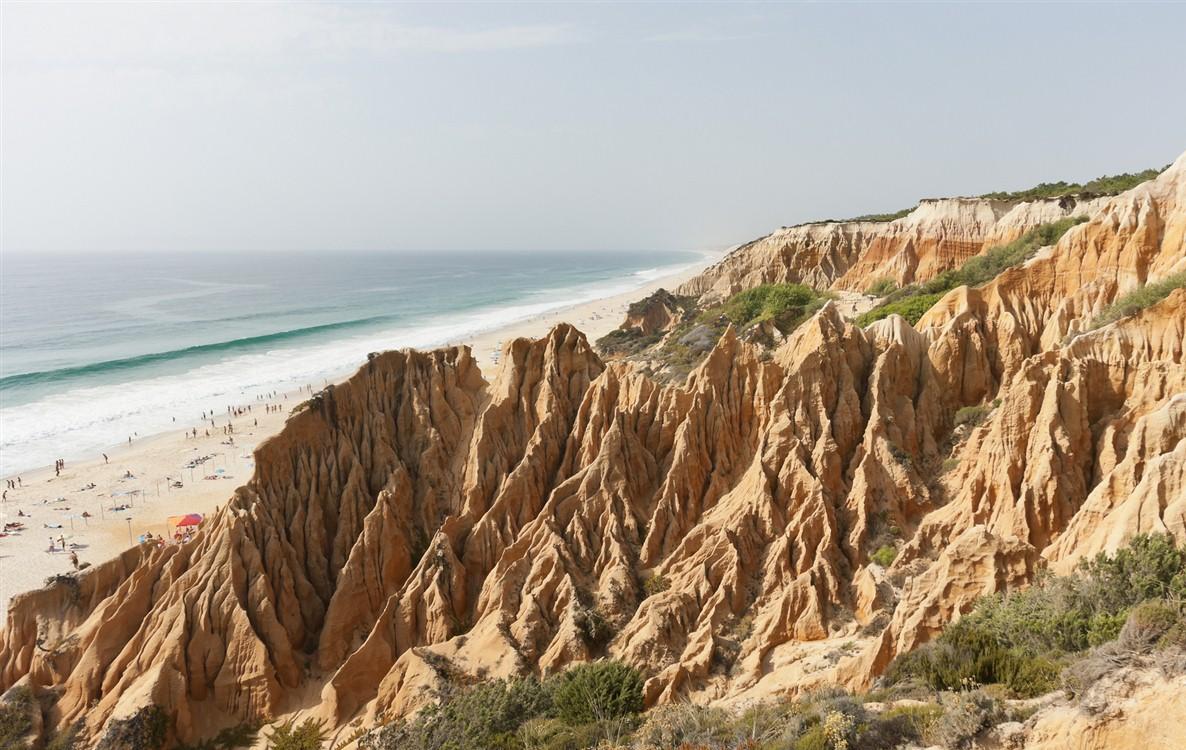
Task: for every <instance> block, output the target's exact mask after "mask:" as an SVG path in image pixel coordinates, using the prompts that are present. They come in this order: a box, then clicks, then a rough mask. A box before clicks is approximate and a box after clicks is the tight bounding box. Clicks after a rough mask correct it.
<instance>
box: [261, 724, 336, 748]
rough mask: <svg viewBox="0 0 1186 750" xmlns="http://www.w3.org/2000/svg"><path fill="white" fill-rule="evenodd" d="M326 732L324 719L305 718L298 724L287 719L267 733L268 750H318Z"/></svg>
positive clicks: (324, 739) (323, 741)
mask: <svg viewBox="0 0 1186 750" xmlns="http://www.w3.org/2000/svg"><path fill="white" fill-rule="evenodd" d="M326 737H327V732H326V730H325V721H323V720H321V719H305V720H304V721H302V722H301V723H300V724H298V723H296V722H295V721H292V720H289V721H286V722H284V723H283V724H280V725H279V726H277V727H276V728H275V729H273V730H272V731H271V733H270V734H268V735H267V738H268V745H267V747H268V750H320V748H321V746H322V744H324V743H325V741H326Z"/></svg>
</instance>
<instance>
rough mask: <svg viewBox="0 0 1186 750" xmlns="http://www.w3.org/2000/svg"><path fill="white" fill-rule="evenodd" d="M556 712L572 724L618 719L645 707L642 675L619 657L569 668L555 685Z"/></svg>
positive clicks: (553, 699)
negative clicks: (643, 704)
mask: <svg viewBox="0 0 1186 750" xmlns="http://www.w3.org/2000/svg"><path fill="white" fill-rule="evenodd" d="M552 701H553V703H554V704H555V706H556V715H557V716H558V717H559V718H561V719H563V720H564V721H566V722H568V723H569V724H573V725H578V724H588V723H590V722H600V721H606V720H609V719H618V718H622V717H625V716H630V715H632V714H637V713H639V712H641V711H642V675H641V674H639V673H638V670H637V669H635V668H634V667H630V666H627V665H625V664H623V663H621V662H617V661H596V662H591V663H589V664H580V665H578V666H575V667H573V668H572V669H569V670H567V671H566V672H564V673H563V674H561V675H560V676H559V677H557V678H556V682H555V684H554V686H553V687H552Z"/></svg>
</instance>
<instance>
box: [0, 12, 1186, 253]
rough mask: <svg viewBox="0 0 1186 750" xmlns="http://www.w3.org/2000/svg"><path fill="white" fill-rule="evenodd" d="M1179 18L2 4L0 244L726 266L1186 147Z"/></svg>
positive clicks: (1129, 167)
mask: <svg viewBox="0 0 1186 750" xmlns="http://www.w3.org/2000/svg"><path fill="white" fill-rule="evenodd" d="M1183 29H1186V5H1182V4H1133V3H1129V4H1117V5H1100V4H1091V5H1072V4H1065V3H1056V4H1044V5H1023V4H996V5H991V4H989V5H966V4H939V3H929V4H844V5H818V4H783V5H767V4H762V5H747V4H737V3H733V4H727V5H724V4H721V5H718V4H709V3H697V4H687V5H680V4H657V3H654V4H630V5H627V4H592V3H585V4H542V3H531V4H454V3H451V4H436V5H412V4H378V3H358V4H323V5H318V4H311V3H303V4H296V5H285V4H268V3H224V4H216V3H207V4H181V3H142V4H122V5H121V4H100V3H91V4H86V5H69V4H19V3H12V2H6V3H4V4H3V5H2V6H0V249H2V250H3V251H4V252H24V253H53V252H113V251H133V252H157V251H173V252H177V251H180V252H229V251H242V250H269V251H297V250H301V251H305V250H421V251H423V250H428V251H436V250H441V251H445V250H484V249H490V250H501V249H541V250H542V249H548V250H597V249H720V248H724V247H727V246H730V245H733V244H736V243H738V242H741V241H744V240H747V239H749V238H751V237H755V236H758V235H761V234H764V233H766V232H768V231H770V230H772V229H775V228H777V227H779V226H783V225H788V224H794V223H797V222H801V221H807V220H812V219H821V218H843V217H847V216H853V215H858V214H863V213H872V212H883V211H893V210H896V209H899V208H902V207H906V206H910V205H913V204H914V203H915V202H916V201H917V199H919V198H921V197H933V196H942V195H972V194H979V193H983V192H987V191H991V190H1000V189H1016V188H1024V187H1028V186H1030V185H1033V184H1035V183H1037V182H1041V181H1052V180H1058V179H1066V180H1086V179H1090V178H1092V177H1095V176H1098V175H1100V174H1111V173H1116V172H1123V171H1135V170H1139V169H1143V168H1146V167H1150V166H1158V167H1160V166H1163V165H1165V164H1167V163H1169V162H1170V161H1172V160H1173V159H1175V158H1176V157H1177V156H1178V155H1179V154H1180V153H1182V152H1183V151H1184V150H1186V95H1184V94H1183V92H1184V91H1186V55H1184V54H1183V50H1182V32H1183Z"/></svg>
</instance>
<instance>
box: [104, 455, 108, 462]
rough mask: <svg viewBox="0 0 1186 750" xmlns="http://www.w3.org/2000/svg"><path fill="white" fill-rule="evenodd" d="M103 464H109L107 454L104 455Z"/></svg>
mask: <svg viewBox="0 0 1186 750" xmlns="http://www.w3.org/2000/svg"><path fill="white" fill-rule="evenodd" d="M103 463H108V461H107V454H106V453H104V454H103Z"/></svg>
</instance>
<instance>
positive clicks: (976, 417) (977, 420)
mask: <svg viewBox="0 0 1186 750" xmlns="http://www.w3.org/2000/svg"><path fill="white" fill-rule="evenodd" d="M991 411H992V409H990V408H989V407H987V406H985V405H984V404H980V405H979V406H965V407H962V408H960V409H958V410H957V411H956V412H955V419H954V420H953V425H954V426H955V427H959V426H960V425H965V424H966V425H968V426H969V427H976V426H978V425H979V424H981V423H982V422H983V421H984V418H985V417H987V416H988V414H989V412H991Z"/></svg>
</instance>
